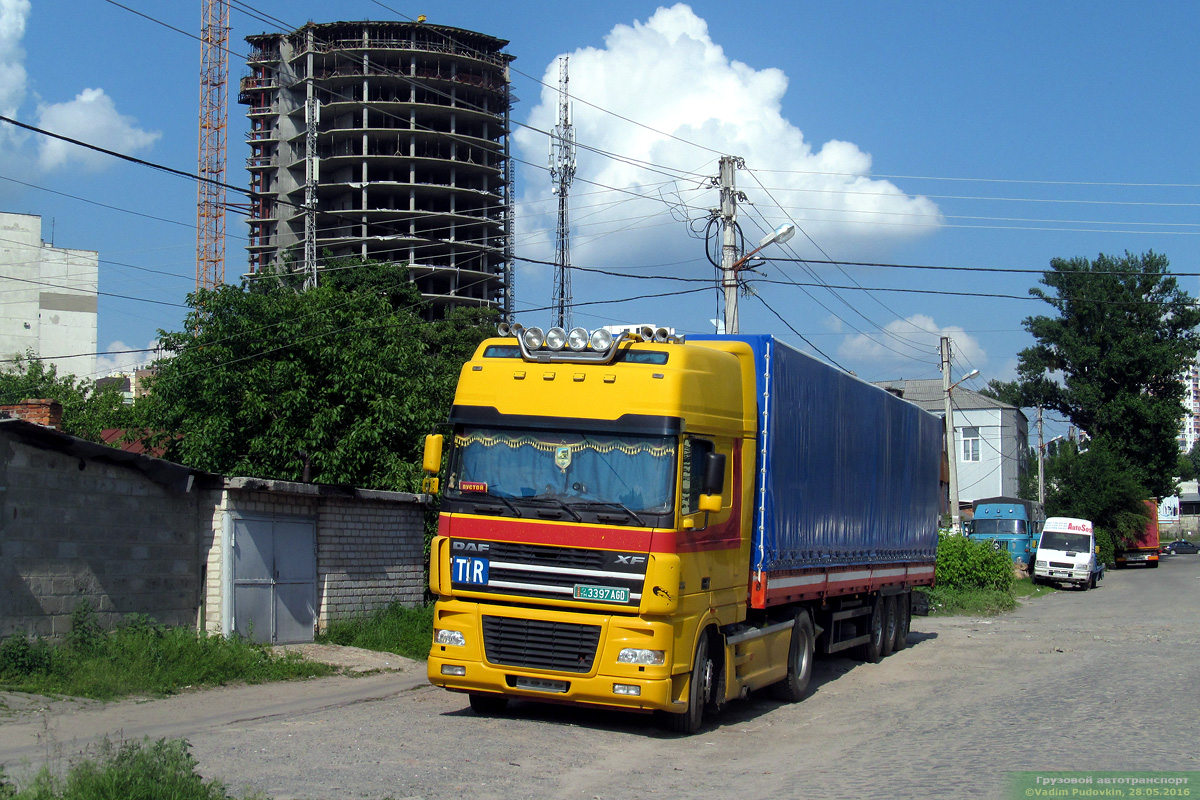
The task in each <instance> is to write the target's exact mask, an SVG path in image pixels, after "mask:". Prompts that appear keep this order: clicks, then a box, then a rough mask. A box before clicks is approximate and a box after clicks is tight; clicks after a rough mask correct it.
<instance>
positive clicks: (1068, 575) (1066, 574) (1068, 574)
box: [1050, 572, 1071, 578]
mask: <svg viewBox="0 0 1200 800" xmlns="http://www.w3.org/2000/svg"><path fill="white" fill-rule="evenodd" d="M1050 574H1051V575H1061V576H1063V577H1065V578H1069V577H1071V573H1069V572H1051V573H1050Z"/></svg>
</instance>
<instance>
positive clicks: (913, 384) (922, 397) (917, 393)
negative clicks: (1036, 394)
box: [873, 378, 1020, 415]
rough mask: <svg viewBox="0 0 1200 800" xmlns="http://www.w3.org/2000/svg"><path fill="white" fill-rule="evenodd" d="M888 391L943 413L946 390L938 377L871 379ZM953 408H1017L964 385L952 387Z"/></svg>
mask: <svg viewBox="0 0 1200 800" xmlns="http://www.w3.org/2000/svg"><path fill="white" fill-rule="evenodd" d="M873 383H874V384H875V385H876V386H881V387H883V388H884V389H887V390H888V391H890V392H894V393H896V394H899V395H900V396H901V397H903V398H904V399H905V400H907V401H909V402H910V403H914V404H916V405H918V406H920V407H921V408H923V409H925V410H926V411H929V412H931V413H933V414H939V415H940V414H943V413H944V412H945V410H946V406H945V402H946V400H945V398H946V390H945V389H944V388H942V381H941V379H940V378H935V379H922V380H911V379H905V378H900V379H898V380H892V381H873ZM953 396H954V408H955V410H957V411H974V410H977V409H986V408H999V409H1016V410H1018V411H1019V410H1020V409H1017V407H1016V406H1012V405H1009V404H1008V403H1001V402H1000V401H999V400H993V399H992V398H990V397H986V396H984V395H982V394H980V393H979V392H973V391H971V390H970V389H968V388H966V387H965V386H956V387H955V388H954V395H953Z"/></svg>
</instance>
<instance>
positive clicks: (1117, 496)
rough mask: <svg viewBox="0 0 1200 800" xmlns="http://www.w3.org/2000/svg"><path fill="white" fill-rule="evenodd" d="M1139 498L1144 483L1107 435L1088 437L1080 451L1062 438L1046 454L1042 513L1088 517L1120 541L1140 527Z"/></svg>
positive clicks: (1141, 502) (1144, 508)
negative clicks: (1060, 444)
mask: <svg viewBox="0 0 1200 800" xmlns="http://www.w3.org/2000/svg"><path fill="white" fill-rule="evenodd" d="M1145 499H1146V491H1145V488H1144V487H1143V486H1142V485H1141V483H1139V482H1138V481H1137V479H1136V477H1135V473H1134V471H1133V470H1131V469H1130V468H1129V465H1128V464H1127V463H1126V461H1125V456H1124V455H1123V454H1122V453H1121V452H1120V451H1119V449H1118V448H1117V447H1116V446H1114V444H1113V443H1112V441H1111V440H1110V439H1108V438H1107V437H1103V436H1101V437H1096V438H1093V439H1091V440H1090V441H1089V442H1088V443H1087V449H1086V450H1083V451H1081V450H1080V449H1079V448H1078V447H1077V446H1076V445H1075V443H1074V442H1066V443H1064V444H1063V445H1062V446H1060V447H1059V448H1057V450H1056V451H1055V453H1054V454H1053V455H1052V456H1050V457H1048V458H1047V459H1046V514H1047V516H1051V517H1077V518H1079V519H1088V520H1091V521H1092V522H1093V523H1094V524H1095V526H1096V529H1097V531H1104V533H1105V534H1106V535H1107V536H1108V537H1110V538H1111V540H1112V542H1114V543H1120V542H1122V541H1128V540H1130V539H1132V538H1133V536H1134V535H1135V534H1137V532H1138V531H1140V530H1142V529H1144V528H1145V526H1146V521H1147V519H1148V515H1149V512H1148V510H1147V506H1146V505H1145V502H1144V501H1145ZM1097 538H1098V539H1099V538H1100V537H1099V536H1098V537H1097ZM1110 549H1111V548H1110Z"/></svg>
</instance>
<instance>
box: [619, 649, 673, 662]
mask: <svg viewBox="0 0 1200 800" xmlns="http://www.w3.org/2000/svg"><path fill="white" fill-rule="evenodd" d="M666 660H667V651H666V650H639V649H637V648H636V647H626V648H625V649H624V650H622V651H621V652H620V653H618V654H617V663H618V664H649V665H657V664H663V663H665V662H666Z"/></svg>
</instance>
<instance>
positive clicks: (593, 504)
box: [571, 500, 646, 528]
mask: <svg viewBox="0 0 1200 800" xmlns="http://www.w3.org/2000/svg"><path fill="white" fill-rule="evenodd" d="M571 505H574V506H582V507H583V508H597V507H600V508H619V509H620V510H621V511H624V512H625V513H626V514H628V515H629V516H630V517H632V518H633V519H636V520H637V523H638V525H641V526H642V527H643V528H644V527H646V520H644V519H642V518H641V517H640V516H639V515H638V513H637V512H636V511H634V510H633V509H632V508H630V507H629V506H627V505H625V504H624V503H618V502H617V501H615V500H587V501H584V502H582V503H572V504H571Z"/></svg>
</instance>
